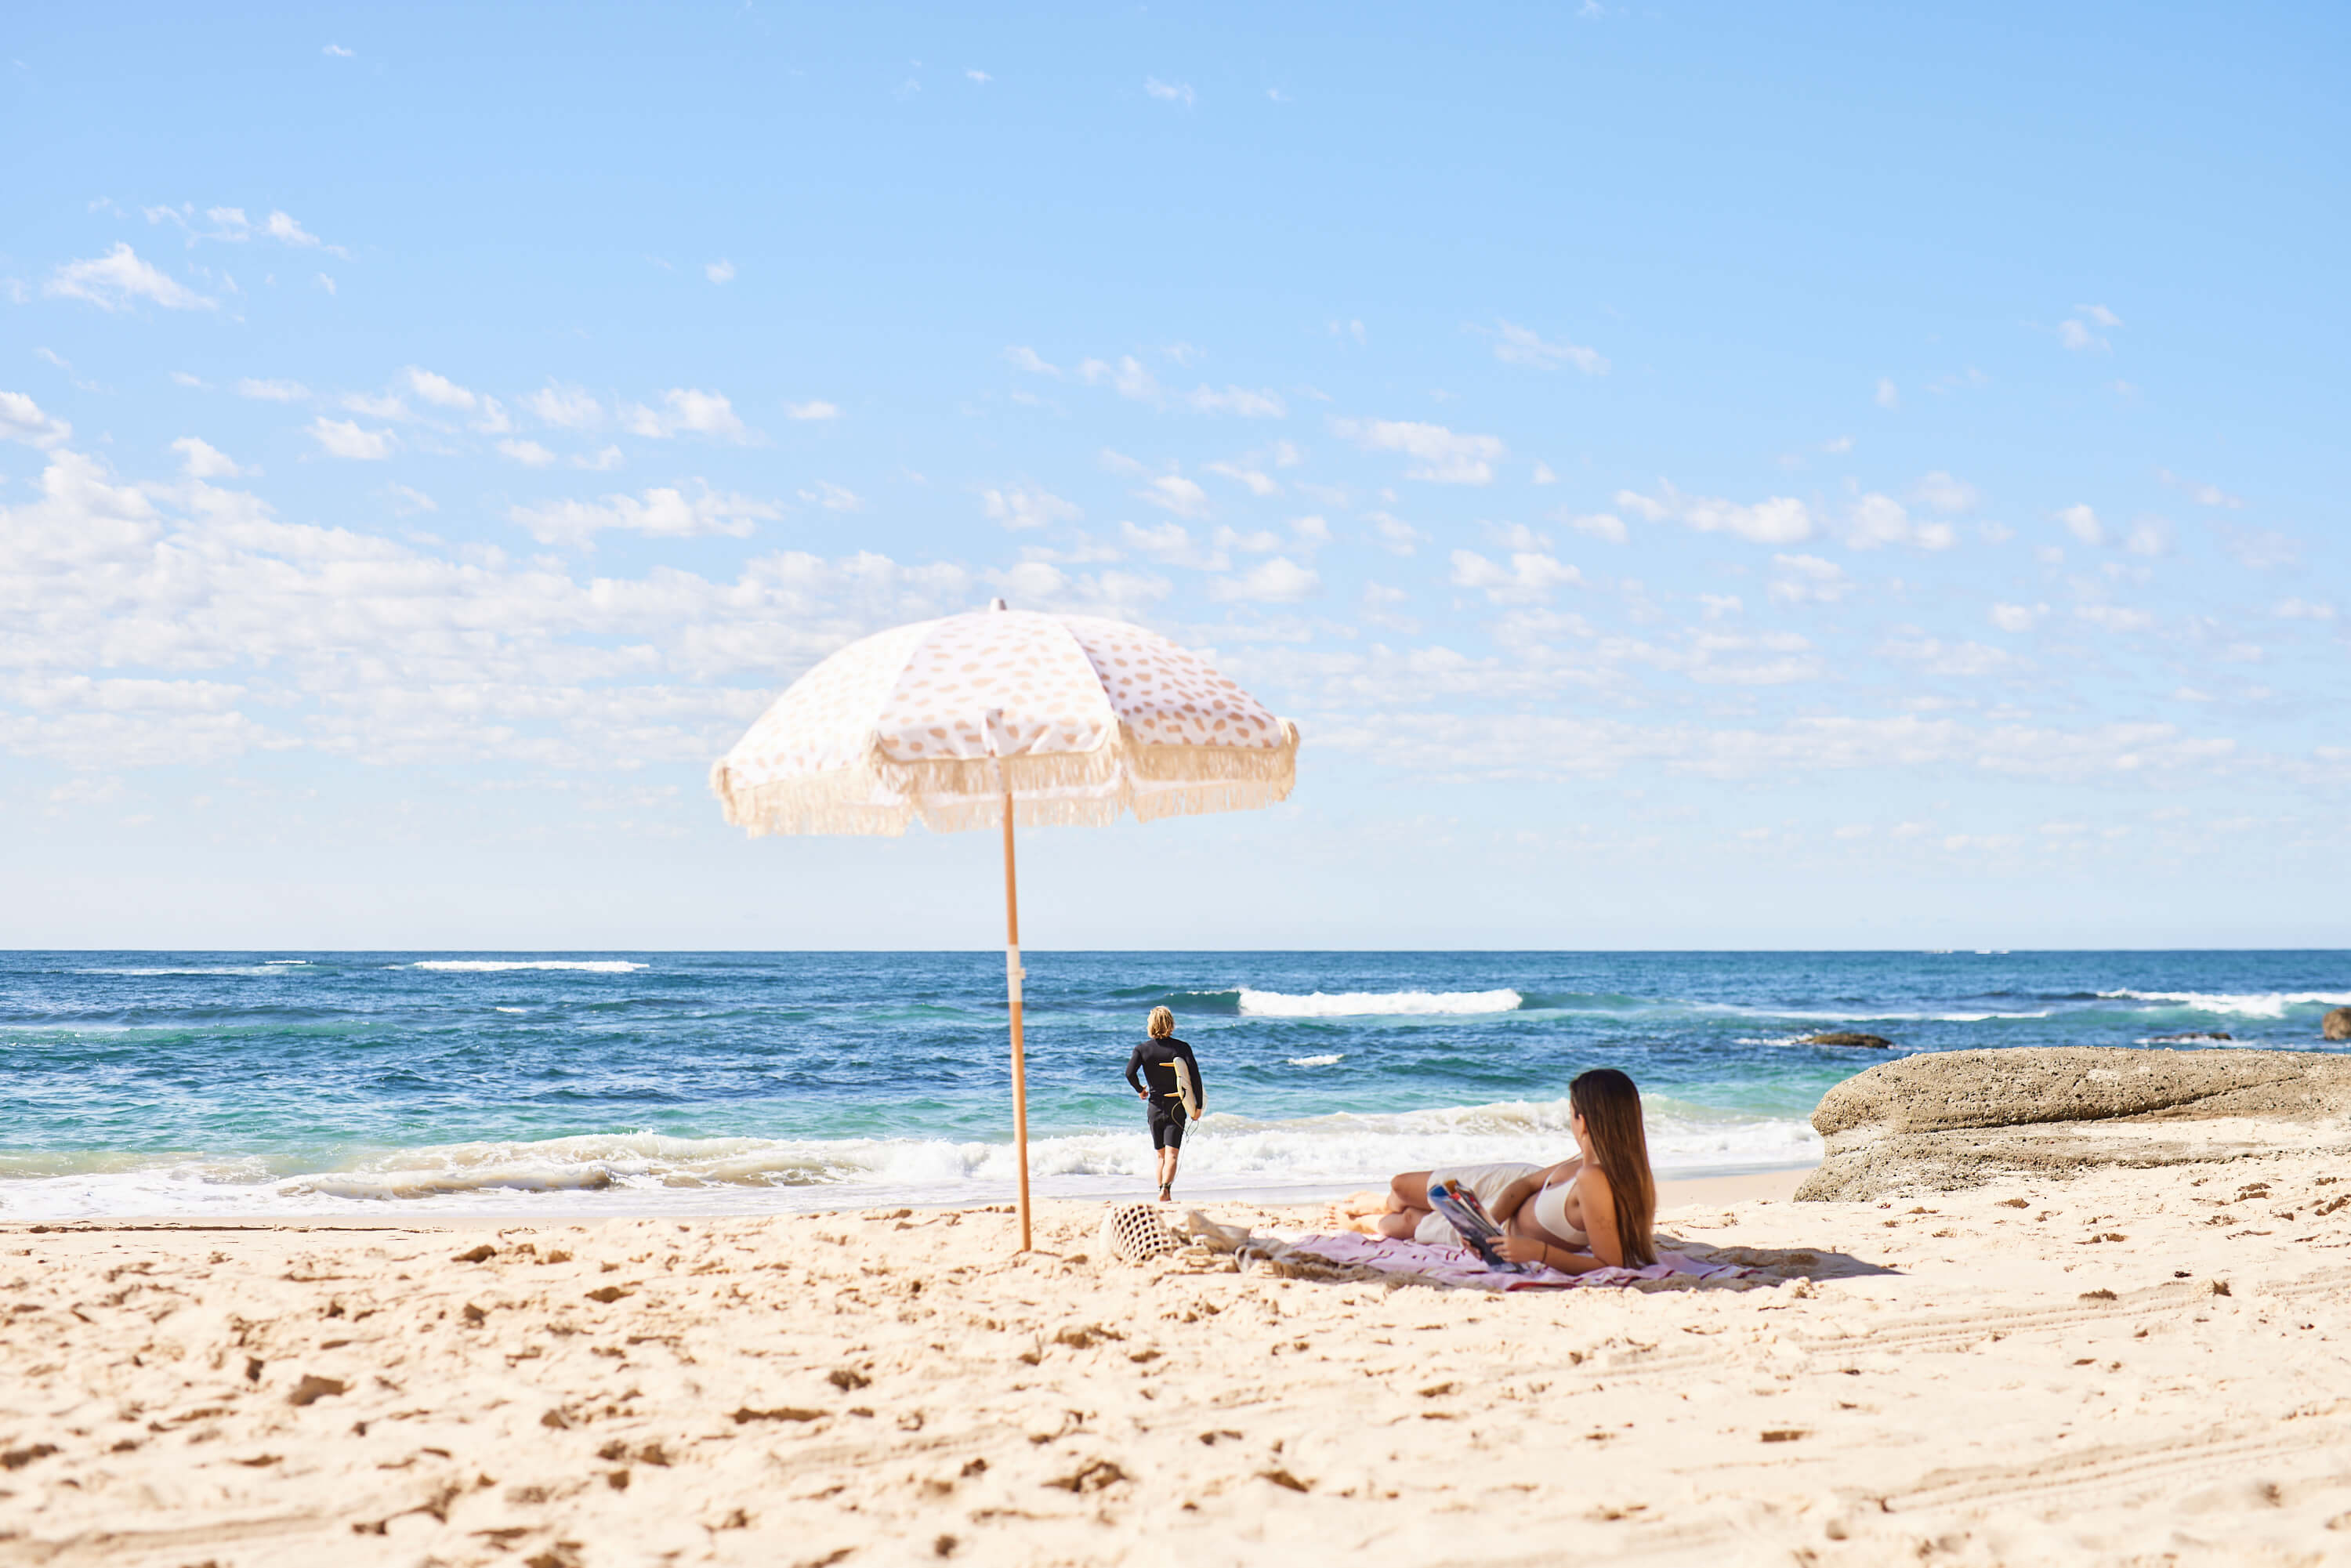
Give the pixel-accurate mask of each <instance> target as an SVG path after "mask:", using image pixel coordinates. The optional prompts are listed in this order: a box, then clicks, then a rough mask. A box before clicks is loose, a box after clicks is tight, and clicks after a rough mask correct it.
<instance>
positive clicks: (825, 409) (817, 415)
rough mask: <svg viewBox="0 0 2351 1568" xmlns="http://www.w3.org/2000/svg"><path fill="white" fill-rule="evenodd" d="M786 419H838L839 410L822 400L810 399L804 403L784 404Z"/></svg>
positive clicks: (839, 415)
mask: <svg viewBox="0 0 2351 1568" xmlns="http://www.w3.org/2000/svg"><path fill="white" fill-rule="evenodd" d="M784 417H785V418H786V419H838V418H839V417H841V410H840V409H839V408H837V407H835V406H834V405H833V404H831V403H829V402H825V401H824V400H823V399H822V398H810V400H809V401H808V402H788V403H786V404H784Z"/></svg>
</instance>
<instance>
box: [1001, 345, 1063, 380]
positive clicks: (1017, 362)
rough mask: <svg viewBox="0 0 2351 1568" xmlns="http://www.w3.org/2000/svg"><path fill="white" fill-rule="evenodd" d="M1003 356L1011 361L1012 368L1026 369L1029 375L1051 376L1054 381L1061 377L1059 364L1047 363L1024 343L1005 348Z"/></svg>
mask: <svg viewBox="0 0 2351 1568" xmlns="http://www.w3.org/2000/svg"><path fill="white" fill-rule="evenodd" d="M1004 357H1005V358H1006V359H1008V360H1009V361H1012V364H1013V368H1014V369H1016V370H1023V371H1028V372H1029V374H1030V375H1037V376H1051V377H1052V378H1053V379H1054V380H1055V381H1059V380H1061V367H1060V366H1059V365H1050V364H1047V363H1046V362H1045V361H1044V360H1043V359H1042V358H1041V357H1040V355H1039V354H1038V352H1037V350H1034V349H1031V348H1029V347H1026V346H1025V345H1021V344H1015V345H1014V346H1013V347H1011V348H1009V349H1007V350H1004Z"/></svg>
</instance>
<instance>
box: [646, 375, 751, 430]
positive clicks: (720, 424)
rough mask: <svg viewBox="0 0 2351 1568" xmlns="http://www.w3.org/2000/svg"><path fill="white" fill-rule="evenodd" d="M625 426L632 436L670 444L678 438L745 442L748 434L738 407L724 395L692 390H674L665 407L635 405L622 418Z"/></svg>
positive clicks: (665, 398)
mask: <svg viewBox="0 0 2351 1568" xmlns="http://www.w3.org/2000/svg"><path fill="white" fill-rule="evenodd" d="M621 423H622V428H624V429H626V430H627V431H628V433H629V434H632V435H643V436H649V437H652V438H653V439H655V440H666V439H668V438H669V437H671V436H674V435H689V434H690V435H711V436H724V437H726V439H728V440H732V441H741V440H743V439H745V438H746V436H747V434H748V433H747V432H746V431H745V430H744V428H743V422H742V421H741V420H740V419H738V418H737V417H736V414H735V405H734V404H733V403H731V402H727V401H726V394H725V393H723V392H702V391H700V390H698V389H696V388H692V387H672V388H671V389H670V390H669V391H667V392H664V393H662V405H661V407H660V408H658V409H653V408H648V407H646V406H645V405H644V404H643V403H634V404H632V405H631V406H630V407H629V408H628V410H627V411H626V412H625V413H623V414H622V420H621Z"/></svg>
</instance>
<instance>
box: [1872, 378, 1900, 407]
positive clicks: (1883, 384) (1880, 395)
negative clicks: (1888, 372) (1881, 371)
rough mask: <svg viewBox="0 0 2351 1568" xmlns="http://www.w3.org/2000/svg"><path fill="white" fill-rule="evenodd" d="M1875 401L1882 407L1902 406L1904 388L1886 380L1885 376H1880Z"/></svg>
mask: <svg viewBox="0 0 2351 1568" xmlns="http://www.w3.org/2000/svg"><path fill="white" fill-rule="evenodd" d="M1875 401H1876V404H1877V406H1878V407H1880V408H1900V407H1901V406H1902V389H1901V388H1899V387H1897V386H1896V385H1895V384H1894V383H1893V382H1890V381H1888V380H1886V378H1885V377H1883V376H1880V377H1879V378H1878V380H1877V392H1876V399H1875Z"/></svg>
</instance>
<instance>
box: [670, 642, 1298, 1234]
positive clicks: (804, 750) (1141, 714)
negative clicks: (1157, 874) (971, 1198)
mask: <svg viewBox="0 0 2351 1568" xmlns="http://www.w3.org/2000/svg"><path fill="white" fill-rule="evenodd" d="M1297 758H1298V727H1297V726H1295V725H1293V724H1291V723H1290V721H1289V720H1287V719H1280V718H1276V717H1274V716H1273V715H1272V714H1270V713H1269V712H1268V711H1266V709H1265V707H1264V706H1262V705H1261V704H1259V702H1258V701H1257V699H1256V698H1254V697H1252V696H1250V695H1249V694H1248V693H1247V692H1245V691H1243V690H1241V689H1240V687H1238V685H1234V684H1233V683H1232V682H1231V681H1228V680H1227V679H1226V678H1225V677H1224V676H1223V675H1222V674H1218V673H1217V669H1216V667H1215V666H1214V665H1212V664H1209V663H1208V662H1207V660H1206V659H1204V658H1202V657H1200V656H1199V655H1198V654H1197V653H1190V652H1187V651H1186V650H1185V649H1183V648H1179V647H1177V646H1176V645H1175V643H1171V642H1169V641H1168V640H1167V639H1166V638H1165V637H1162V636H1160V635H1159V634H1158V633H1156V632H1147V631H1145V630H1144V629H1143V628H1142V627H1140V626H1133V625H1129V624H1128V623H1126V622H1123V621H1106V620H1102V619H1101V618H1099V617H1096V616H1092V615H1045V614H1040V613H1037V612H1030V611H1019V610H1009V609H1007V608H1006V607H1005V603H1004V601H1002V600H1000V599H999V600H997V601H994V602H992V603H991V604H990V605H989V606H988V607H987V609H986V610H980V611H974V612H970V613H968V614H964V615H949V616H946V617H945V618H944V619H941V620H937V621H923V622H916V623H914V624H913V625H910V626H900V627H898V628H896V629H895V630H893V631H889V632H879V633H877V634H876V635H874V636H871V637H867V638H865V639H863V640H862V641H860V642H856V643H851V644H849V646H847V647H845V648H843V649H841V651H840V652H838V653H834V654H832V655H831V657H830V658H827V659H826V660H824V661H823V662H822V663H821V664H818V665H817V666H816V667H815V668H814V669H812V670H810V671H809V673H808V674H804V675H802V676H801V677H800V678H799V680H797V681H795V682H793V683H792V685H790V686H789V688H787V689H786V691H785V692H784V694H783V695H781V696H779V697H778V698H777V699H776V701H775V703H774V705H773V706H770V707H769V708H768V711H767V712H766V713H764V714H762V715H761V716H759V719H758V723H756V724H754V725H753V726H752V727H751V728H750V730H749V732H748V733H747V734H746V735H745V736H744V737H743V738H742V739H741V740H739V741H737V742H736V744H735V748H734V749H733V750H732V751H729V752H728V753H727V754H726V757H725V758H722V759H721V760H720V761H719V762H718V763H717V764H716V766H714V767H713V768H711V770H710V786H711V789H712V790H713V791H714V792H715V793H716V795H717V797H718V799H719V800H720V802H721V803H722V804H723V805H724V806H725V808H726V820H727V821H729V822H731V823H733V824H734V825H735V826H737V827H738V828H745V829H747V830H749V831H750V832H751V833H752V835H753V836H755V837H757V836H758V835H761V834H766V833H888V834H893V835H894V834H898V833H903V832H904V831H906V825H907V824H908V823H909V822H913V821H920V822H921V823H922V824H923V825H924V826H925V827H926V828H928V829H930V830H931V831H934V832H942V833H951V832H959V831H964V830H966V829H976V828H1000V829H1001V830H1002V831H1003V834H1004V980H1005V995H1006V999H1007V1001H1008V1004H1009V1007H1010V1012H1011V1022H1012V1133H1013V1142H1014V1144H1015V1145H1016V1152H1017V1155H1018V1158H1019V1176H1020V1246H1021V1249H1022V1250H1024V1251H1026V1250H1027V1249H1029V1244H1030V1240H1031V1232H1030V1227H1029V1084H1028V1068H1027V1063H1026V1060H1025V1055H1024V1050H1023V1044H1022V1037H1021V1019H1020V1010H1021V1003H1020V982H1021V979H1022V977H1023V974H1024V971H1023V970H1022V969H1021V967H1020V895H1019V875H1018V873H1017V872H1016V870H1015V867H1014V861H1013V849H1012V830H1013V825H1014V824H1015V823H1016V822H1018V823H1021V824H1025V825H1029V826H1037V825H1042V824H1054V825H1102V824H1108V823H1111V822H1114V821H1117V820H1118V818H1119V817H1120V815H1121V814H1122V813H1124V812H1128V811H1132V812H1133V813H1134V815H1135V817H1136V818H1137V819H1139V820H1141V821H1146V822H1147V821H1155V820H1156V819H1158V818H1161V817H1173V816H1184V815H1189V814H1192V813H1196V812H1203V811H1239V810H1249V809H1251V808H1254V807H1258V806H1270V805H1272V804H1273V803H1274V802H1276V801H1278V800H1281V799H1283V798H1284V797H1285V796H1287V795H1288V794H1289V793H1290V784H1291V782H1292V780H1293V779H1294V778H1295V775H1296V771H1297Z"/></svg>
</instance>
